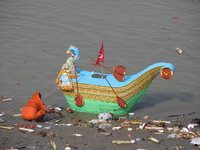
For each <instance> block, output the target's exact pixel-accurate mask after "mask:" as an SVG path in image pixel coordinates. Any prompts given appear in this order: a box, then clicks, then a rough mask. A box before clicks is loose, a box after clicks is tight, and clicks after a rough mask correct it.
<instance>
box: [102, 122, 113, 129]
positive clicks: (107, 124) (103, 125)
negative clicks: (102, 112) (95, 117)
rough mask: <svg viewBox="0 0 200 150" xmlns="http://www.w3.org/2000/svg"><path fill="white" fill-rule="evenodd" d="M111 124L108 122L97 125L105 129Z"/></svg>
mask: <svg viewBox="0 0 200 150" xmlns="http://www.w3.org/2000/svg"><path fill="white" fill-rule="evenodd" d="M111 126H112V125H111V124H110V123H101V124H100V125H99V128H101V129H105V128H110V127H111Z"/></svg>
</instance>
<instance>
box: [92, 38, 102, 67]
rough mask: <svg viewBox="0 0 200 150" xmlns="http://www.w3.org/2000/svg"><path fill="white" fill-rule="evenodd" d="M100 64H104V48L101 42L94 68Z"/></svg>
mask: <svg viewBox="0 0 200 150" xmlns="http://www.w3.org/2000/svg"><path fill="white" fill-rule="evenodd" d="M101 62H104V46H103V42H102V45H101V48H100V51H99V55H98V58H97V61H96V64H95V65H94V66H96V65H98V64H100V63H101Z"/></svg>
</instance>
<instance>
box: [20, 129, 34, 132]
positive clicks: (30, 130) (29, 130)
mask: <svg viewBox="0 0 200 150" xmlns="http://www.w3.org/2000/svg"><path fill="white" fill-rule="evenodd" d="M19 130H22V131H28V132H34V130H33V129H27V128H19Z"/></svg>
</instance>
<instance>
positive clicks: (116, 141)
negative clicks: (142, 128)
mask: <svg viewBox="0 0 200 150" xmlns="http://www.w3.org/2000/svg"><path fill="white" fill-rule="evenodd" d="M112 143H114V144H131V141H123V140H113V141H112Z"/></svg>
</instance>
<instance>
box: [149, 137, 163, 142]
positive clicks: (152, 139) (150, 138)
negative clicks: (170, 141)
mask: <svg viewBox="0 0 200 150" xmlns="http://www.w3.org/2000/svg"><path fill="white" fill-rule="evenodd" d="M149 140H150V141H153V142H155V143H160V141H159V140H158V139H156V138H154V137H149Z"/></svg>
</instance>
